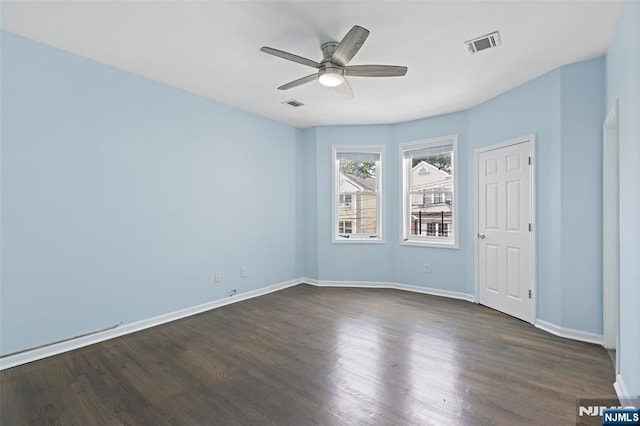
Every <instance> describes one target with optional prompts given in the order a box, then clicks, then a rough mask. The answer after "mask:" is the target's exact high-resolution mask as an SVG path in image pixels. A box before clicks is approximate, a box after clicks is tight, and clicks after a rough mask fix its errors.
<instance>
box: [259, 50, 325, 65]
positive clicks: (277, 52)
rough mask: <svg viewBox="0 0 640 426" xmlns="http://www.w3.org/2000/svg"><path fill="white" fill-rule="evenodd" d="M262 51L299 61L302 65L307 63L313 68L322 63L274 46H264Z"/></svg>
mask: <svg viewBox="0 0 640 426" xmlns="http://www.w3.org/2000/svg"><path fill="white" fill-rule="evenodd" d="M260 51H262V52H264V53H268V54H270V55H273V56H277V57H278V58H282V59H286V60H288V61H292V62H297V63H299V64H302V65H306V66H308V67H312V68H318V69H319V68H320V64H319V63H318V62H316V61H312V60H311V59H307V58H303V57H302V56H298V55H294V54H293V53H289V52H285V51H282V50H278V49H274V48H272V47H267V46H263V47H261V48H260Z"/></svg>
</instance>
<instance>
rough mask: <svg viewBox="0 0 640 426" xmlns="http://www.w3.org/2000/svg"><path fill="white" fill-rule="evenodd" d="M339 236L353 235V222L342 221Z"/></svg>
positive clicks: (339, 223)
mask: <svg viewBox="0 0 640 426" xmlns="http://www.w3.org/2000/svg"><path fill="white" fill-rule="evenodd" d="M338 233H339V234H351V233H353V222H351V221H350V220H341V221H340V222H338Z"/></svg>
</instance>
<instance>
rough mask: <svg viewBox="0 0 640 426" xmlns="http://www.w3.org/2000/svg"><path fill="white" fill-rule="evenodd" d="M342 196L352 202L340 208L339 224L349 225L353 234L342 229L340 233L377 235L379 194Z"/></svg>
mask: <svg viewBox="0 0 640 426" xmlns="http://www.w3.org/2000/svg"><path fill="white" fill-rule="evenodd" d="M340 195H341V196H343V195H344V196H348V197H350V199H351V200H352V201H351V202H350V203H349V204H348V205H347V204H344V205H342V204H341V205H340V206H339V207H338V223H339V224H342V223H349V229H351V232H347V231H345V230H340V229H338V232H339V233H345V234H346V233H354V234H371V235H375V234H376V233H377V229H378V194H376V193H362V192H360V193H351V194H340ZM345 229H347V228H345Z"/></svg>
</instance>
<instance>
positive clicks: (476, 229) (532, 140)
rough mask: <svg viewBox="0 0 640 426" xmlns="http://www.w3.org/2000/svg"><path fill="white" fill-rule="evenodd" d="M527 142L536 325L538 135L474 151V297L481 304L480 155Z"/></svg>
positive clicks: (531, 321)
mask: <svg viewBox="0 0 640 426" xmlns="http://www.w3.org/2000/svg"><path fill="white" fill-rule="evenodd" d="M525 142H529V143H530V144H531V182H530V185H531V188H530V189H531V191H530V194H531V200H530V208H531V212H530V214H531V226H532V230H531V247H530V253H531V287H532V289H533V294H532V297H531V299H532V301H531V303H533V309H532V310H531V318H529V322H530V323H531V324H533V323H535V320H536V317H537V311H538V309H537V308H538V304H537V300H538V299H537V294H538V291H537V290H538V283H537V281H536V275H537V273H536V271H537V269H538V268H537V259H536V247H537V243H536V235H537V232H536V198H537V197H536V173H535V171H536V162H535V153H536V135H535V133H531V134H528V135H525V136H521V137H519V138H515V139H510V140H508V141H504V142H500V143H496V144H493V145H489V146H484V147H482V148H478V149H475V150H474V151H473V237H472V238H473V241H474V243H473V282H474V288H475V295H474V301H475V302H476V303H480V280H479V277H478V270H479V263H478V262H479V257H478V252H479V241H478V238H477V235H478V232H479V225H478V190H479V188H478V184H479V182H478V170H479V167H478V162H479V157H480V154H482V153H484V152H487V151H493V150H494V149H499V148H504V147H507V146H511V145H517V144H521V143H525Z"/></svg>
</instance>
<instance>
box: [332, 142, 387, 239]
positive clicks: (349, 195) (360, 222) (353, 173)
mask: <svg viewBox="0 0 640 426" xmlns="http://www.w3.org/2000/svg"><path fill="white" fill-rule="evenodd" d="M382 150H383V148H382V147H371V146H366V147H365V146H334V147H333V181H334V182H333V188H334V197H333V199H334V203H333V231H332V232H333V241H334V242H337V243H340V242H345V243H348V242H350V243H352V242H381V241H382V235H381V223H382V222H381V216H382V215H381V206H382V201H381V195H382V192H381V182H382V180H381V176H382Z"/></svg>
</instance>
